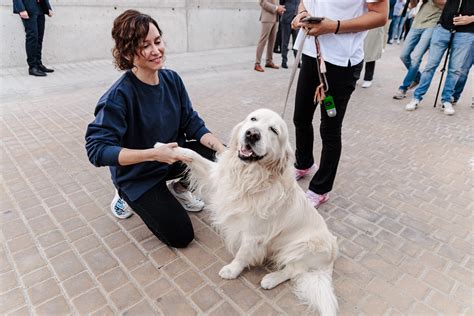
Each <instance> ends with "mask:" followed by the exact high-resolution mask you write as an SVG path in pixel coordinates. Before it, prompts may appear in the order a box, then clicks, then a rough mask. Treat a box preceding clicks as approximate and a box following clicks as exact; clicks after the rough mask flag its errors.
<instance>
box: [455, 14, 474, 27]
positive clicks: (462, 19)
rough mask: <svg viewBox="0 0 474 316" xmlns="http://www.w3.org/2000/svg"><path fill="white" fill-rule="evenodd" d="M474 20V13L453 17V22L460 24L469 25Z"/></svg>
mask: <svg viewBox="0 0 474 316" xmlns="http://www.w3.org/2000/svg"><path fill="white" fill-rule="evenodd" d="M473 22H474V15H459V16H455V17H454V19H453V24H454V25H456V26H458V25H468V24H471V23H473Z"/></svg>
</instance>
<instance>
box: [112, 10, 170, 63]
mask: <svg viewBox="0 0 474 316" xmlns="http://www.w3.org/2000/svg"><path fill="white" fill-rule="evenodd" d="M150 23H152V24H153V25H155V26H156V28H157V29H158V32H159V33H160V35H162V32H161V29H160V27H159V26H158V23H157V22H156V21H155V20H154V19H153V18H152V17H151V16H149V15H148V14H143V13H140V12H138V11H136V10H127V11H125V12H123V13H122V14H120V15H119V16H118V17H117V18H116V19H115V20H114V26H113V28H112V38H113V39H114V40H115V46H114V48H113V50H112V54H113V56H114V63H115V66H116V67H117V68H118V69H120V70H129V69H132V68H133V67H134V66H133V60H134V57H135V55H136V54H137V53H140V52H141V50H142V45H143V42H144V41H145V39H146V37H147V35H148V30H149V28H150Z"/></svg>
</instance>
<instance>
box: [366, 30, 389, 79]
mask: <svg viewBox="0 0 474 316" xmlns="http://www.w3.org/2000/svg"><path fill="white" fill-rule="evenodd" d="M383 37H384V26H381V27H377V28H375V29H371V30H369V32H368V33H367V37H366V38H365V40H364V60H365V71H364V81H363V82H362V85H361V87H362V88H370V87H371V86H372V79H374V72H375V61H376V60H378V59H380V57H382V50H383V44H384V42H383Z"/></svg>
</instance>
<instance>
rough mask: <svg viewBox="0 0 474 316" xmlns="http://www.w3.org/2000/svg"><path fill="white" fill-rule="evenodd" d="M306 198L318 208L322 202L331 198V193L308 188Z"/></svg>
mask: <svg viewBox="0 0 474 316" xmlns="http://www.w3.org/2000/svg"><path fill="white" fill-rule="evenodd" d="M306 198H307V199H308V200H309V201H310V202H311V204H312V205H313V206H314V207H315V208H318V207H319V206H320V205H321V204H323V203H324V202H327V200H329V193H324V194H317V193H314V192H313V191H311V190H308V191H306Z"/></svg>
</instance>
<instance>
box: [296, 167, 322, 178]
mask: <svg viewBox="0 0 474 316" xmlns="http://www.w3.org/2000/svg"><path fill="white" fill-rule="evenodd" d="M316 170H318V165H317V164H314V165H312V166H311V167H309V168H308V169H295V178H296V181H298V180H300V179H301V178H303V177H305V176H307V175H308V174H310V173H315V172H316Z"/></svg>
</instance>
